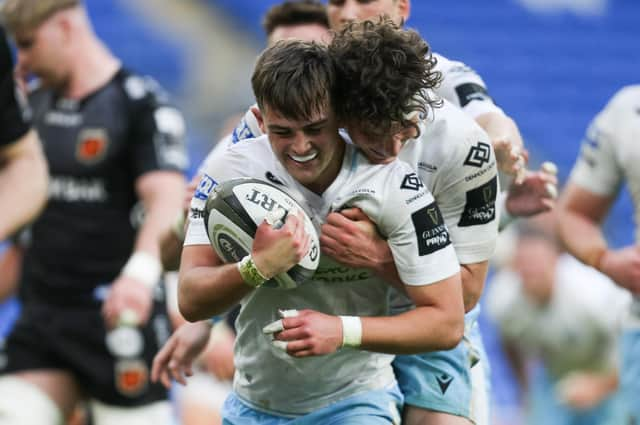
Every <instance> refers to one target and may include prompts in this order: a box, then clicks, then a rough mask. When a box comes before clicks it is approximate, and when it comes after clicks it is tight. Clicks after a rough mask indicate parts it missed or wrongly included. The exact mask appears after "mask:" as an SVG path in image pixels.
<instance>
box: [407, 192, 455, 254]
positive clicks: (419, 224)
mask: <svg viewBox="0 0 640 425" xmlns="http://www.w3.org/2000/svg"><path fill="white" fill-rule="evenodd" d="M411 220H412V221H413V226H414V228H415V230H416V236H417V238H418V253H419V255H420V256H421V257H422V256H425V255H429V254H432V253H434V252H436V251H439V250H441V249H443V248H444V247H446V246H448V245H449V244H451V239H450V237H449V231H448V230H447V227H446V226H445V224H444V219H443V217H442V213H441V212H440V208H438V205H437V204H436V203H435V202H432V203H431V204H429V205H427V206H426V207H424V208H421V209H419V210H417V211H416V212H414V213H413V214H411Z"/></svg>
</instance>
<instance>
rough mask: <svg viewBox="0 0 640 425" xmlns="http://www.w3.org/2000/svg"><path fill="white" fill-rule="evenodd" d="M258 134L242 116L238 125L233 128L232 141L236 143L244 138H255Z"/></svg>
mask: <svg viewBox="0 0 640 425" xmlns="http://www.w3.org/2000/svg"><path fill="white" fill-rule="evenodd" d="M255 137H256V136H255V134H253V132H252V131H251V128H249V125H248V124H247V121H246V120H245V119H244V118H242V120H241V121H240V123H239V124H238V126H237V127H236V128H235V129H234V130H233V134H232V135H231V143H233V144H236V143H238V142H240V141H242V140H246V139H254V138H255Z"/></svg>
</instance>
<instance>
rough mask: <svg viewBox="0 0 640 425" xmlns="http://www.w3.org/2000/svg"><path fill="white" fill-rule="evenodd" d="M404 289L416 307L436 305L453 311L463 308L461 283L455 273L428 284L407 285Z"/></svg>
mask: <svg viewBox="0 0 640 425" xmlns="http://www.w3.org/2000/svg"><path fill="white" fill-rule="evenodd" d="M405 289H406V292H407V295H408V296H409V298H411V300H412V301H413V302H414V304H415V305H416V306H417V307H436V308H443V309H447V310H449V309H451V310H453V311H458V310H462V309H463V303H462V285H461V284H460V275H459V274H457V273H456V274H453V275H451V276H448V277H445V278H443V279H440V280H438V281H436V282H433V283H432V284H430V285H420V286H414V285H407V286H406V287H405Z"/></svg>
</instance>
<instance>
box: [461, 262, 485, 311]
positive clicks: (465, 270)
mask: <svg viewBox="0 0 640 425" xmlns="http://www.w3.org/2000/svg"><path fill="white" fill-rule="evenodd" d="M488 269H489V262H488V261H482V262H480V263H473V264H461V265H460V278H461V280H462V294H463V299H464V311H465V312H467V313H468V312H469V311H471V310H472V309H473V308H474V307H475V306H476V304H478V301H479V300H480V296H481V295H482V290H483V289H484V282H485V280H486V278H487V271H488Z"/></svg>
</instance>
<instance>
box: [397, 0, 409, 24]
mask: <svg viewBox="0 0 640 425" xmlns="http://www.w3.org/2000/svg"><path fill="white" fill-rule="evenodd" d="M397 2H398V15H399V16H400V18H402V25H404V24H405V23H406V22H407V20H408V19H409V15H410V14H411V0H397Z"/></svg>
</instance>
